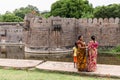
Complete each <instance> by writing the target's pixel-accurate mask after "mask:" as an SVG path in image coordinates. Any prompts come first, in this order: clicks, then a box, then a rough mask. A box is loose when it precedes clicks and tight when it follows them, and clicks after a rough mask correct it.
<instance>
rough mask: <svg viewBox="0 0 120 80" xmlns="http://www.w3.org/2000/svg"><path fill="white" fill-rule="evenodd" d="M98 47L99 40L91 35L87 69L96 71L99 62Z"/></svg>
mask: <svg viewBox="0 0 120 80" xmlns="http://www.w3.org/2000/svg"><path fill="white" fill-rule="evenodd" d="M97 48H98V42H97V41H96V40H95V36H91V41H90V42H89V43H88V58H87V71H89V72H91V71H96V64H97Z"/></svg>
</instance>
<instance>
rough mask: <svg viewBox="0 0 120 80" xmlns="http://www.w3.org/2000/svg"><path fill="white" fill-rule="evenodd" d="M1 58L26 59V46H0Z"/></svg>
mask: <svg viewBox="0 0 120 80" xmlns="http://www.w3.org/2000/svg"><path fill="white" fill-rule="evenodd" d="M0 58H10V59H24V58H25V57H24V46H23V45H10V46H9V45H0Z"/></svg>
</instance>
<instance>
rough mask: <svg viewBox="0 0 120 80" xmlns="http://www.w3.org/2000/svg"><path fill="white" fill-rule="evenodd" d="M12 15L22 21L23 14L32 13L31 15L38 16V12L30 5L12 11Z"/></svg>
mask: <svg viewBox="0 0 120 80" xmlns="http://www.w3.org/2000/svg"><path fill="white" fill-rule="evenodd" d="M13 13H14V14H15V15H16V16H18V17H21V18H22V19H24V16H25V14H28V13H33V14H37V15H38V14H39V10H38V8H37V7H35V6H32V5H28V6H27V7H21V8H20V9H16V10H15V11H13Z"/></svg>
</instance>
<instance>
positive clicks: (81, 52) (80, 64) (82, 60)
mask: <svg viewBox="0 0 120 80" xmlns="http://www.w3.org/2000/svg"><path fill="white" fill-rule="evenodd" d="M77 44H78V45H79V44H80V45H81V47H85V44H84V43H83V42H81V41H78V42H77ZM86 64H87V63H86V49H85V48H80V47H78V50H77V68H78V71H85V70H86V67H87V66H86Z"/></svg>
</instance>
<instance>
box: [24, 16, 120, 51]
mask: <svg viewBox="0 0 120 80" xmlns="http://www.w3.org/2000/svg"><path fill="white" fill-rule="evenodd" d="M25 21H29V23H30V26H29V27H30V30H29V31H28V32H27V33H28V34H27V35H29V37H27V38H29V39H25V40H26V42H28V44H27V45H28V46H29V47H32V48H35V47H36V48H45V49H49V48H52V49H53V48H63V49H64V48H70V47H72V46H73V45H74V43H75V41H76V40H77V37H78V35H80V34H82V35H83V36H84V40H85V41H86V43H88V42H89V40H90V36H91V35H95V36H96V37H97V41H98V42H99V45H100V46H117V45H120V19H119V18H115V19H114V18H110V19H107V18H105V19H102V18H99V19H97V18H94V19H75V18H60V17H50V18H48V19H45V18H40V17H35V16H34V17H32V18H27V16H26V18H25Z"/></svg>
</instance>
